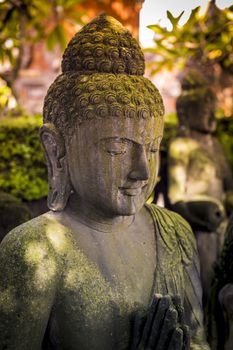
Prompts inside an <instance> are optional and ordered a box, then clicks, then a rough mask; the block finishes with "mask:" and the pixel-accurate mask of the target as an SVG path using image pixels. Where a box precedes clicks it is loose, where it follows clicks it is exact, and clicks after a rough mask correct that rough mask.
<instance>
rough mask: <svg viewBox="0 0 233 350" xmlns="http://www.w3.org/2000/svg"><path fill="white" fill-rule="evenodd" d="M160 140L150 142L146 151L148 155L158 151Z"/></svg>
mask: <svg viewBox="0 0 233 350" xmlns="http://www.w3.org/2000/svg"><path fill="white" fill-rule="evenodd" d="M160 142H161V138H160V137H158V138H156V139H155V140H154V141H153V142H151V143H150V144H149V145H148V151H149V153H152V154H155V153H157V152H158V151H159V146H160Z"/></svg>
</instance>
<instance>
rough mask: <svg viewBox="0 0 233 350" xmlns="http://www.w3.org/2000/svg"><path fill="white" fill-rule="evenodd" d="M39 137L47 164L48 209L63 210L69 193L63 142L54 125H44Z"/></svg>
mask: <svg viewBox="0 0 233 350" xmlns="http://www.w3.org/2000/svg"><path fill="white" fill-rule="evenodd" d="M40 137H41V141H42V144H43V146H44V149H45V154H46V158H47V162H48V181H49V194H48V207H49V209H51V210H53V211H61V210H63V209H64V208H65V206H66V203H67V200H68V198H69V196H70V192H71V184H70V179H69V171H68V164H67V159H66V149H65V140H64V138H63V136H62V135H61V133H60V132H59V130H58V129H57V128H56V127H55V126H54V124H51V123H48V124H44V125H43V126H42V127H41V129H40Z"/></svg>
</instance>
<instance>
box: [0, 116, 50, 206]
mask: <svg viewBox="0 0 233 350" xmlns="http://www.w3.org/2000/svg"><path fill="white" fill-rule="evenodd" d="M41 125H42V117H41V116H40V115H33V116H27V115H25V116H20V117H17V118H13V117H5V118H2V119H0V144H1V147H0V188H1V190H3V191H5V192H8V193H11V194H13V195H15V196H16V197H18V198H21V199H23V200H28V201H30V200H35V199H39V198H42V197H45V196H46V195H47V192H48V185H47V170H46V161H45V157H44V153H43V150H42V146H41V144H40V139H39V134H38V131H39V128H40V126H41Z"/></svg>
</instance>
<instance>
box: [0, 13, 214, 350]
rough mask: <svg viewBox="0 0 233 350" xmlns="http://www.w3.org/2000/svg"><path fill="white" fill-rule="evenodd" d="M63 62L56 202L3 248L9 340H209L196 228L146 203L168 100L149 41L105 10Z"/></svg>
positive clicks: (50, 344) (52, 138)
mask: <svg viewBox="0 0 233 350" xmlns="http://www.w3.org/2000/svg"><path fill="white" fill-rule="evenodd" d="M62 66H63V72H62V74H61V75H60V76H59V77H58V78H57V79H56V80H55V82H54V83H53V84H52V86H51V87H50V89H49V91H48V94H47V96H46V98H45V104H44V125H43V127H42V129H41V139H42V142H43V145H44V148H45V151H46V156H47V159H48V170H49V185H50V188H49V198H48V204H49V207H50V209H51V211H50V212H48V213H46V214H43V215H41V216H39V217H37V218H35V219H33V220H31V221H29V222H28V223H26V224H25V225H22V226H19V227H18V228H16V229H15V230H13V231H12V232H10V233H9V234H8V235H7V237H6V238H5V239H4V240H3V242H2V245H1V247H0V266H1V269H0V320H1V322H0V348H3V349H5V348H7V349H17V348H19V344H20V349H22V350H24V349H25V350H26V349H27V350H28V349H32V350H34V349H38V348H40V347H41V344H42V348H43V349H69V350H72V349H75V350H76V349H82V350H89V349H92V350H94V349H98V350H99V349H102V350H120V349H149V348H150V349H158V348H159V349H161V350H165V349H166V350H167V349H169V350H172V349H180V350H181V349H183V350H184V349H185V350H188V349H189V348H190V347H192V348H195V349H208V346H207V345H206V343H205V339H204V335H203V325H202V310H201V287H200V279H199V275H198V258H197V252H196V247H195V241H194V237H193V234H192V232H191V231H190V228H189V226H188V225H187V224H186V222H185V221H184V220H183V219H181V217H179V216H178V215H177V214H175V213H171V212H169V211H167V210H166V209H161V208H159V207H157V206H155V205H151V206H148V205H145V202H146V200H147V198H148V197H149V196H150V194H151V193H152V191H153V189H154V186H155V183H156V176H157V172H158V166H159V153H158V150H159V145H160V141H161V138H162V135H163V117H162V115H163V103H162V99H161V96H160V94H159V92H158V90H157V89H156V88H155V87H154V86H153V84H152V83H151V82H150V81H148V80H147V79H146V78H144V77H143V76H142V74H143V69H144V59H143V55H142V52H141V50H140V48H139V46H138V44H137V43H136V41H135V40H134V39H133V38H132V37H131V35H130V34H129V32H128V31H127V30H125V29H124V28H123V27H122V26H121V25H120V23H119V22H117V21H116V20H114V19H113V18H111V17H109V16H106V15H101V16H99V17H97V18H96V19H95V20H94V21H92V22H91V23H90V24H88V25H87V26H85V27H84V28H83V29H82V30H81V32H79V33H78V34H77V35H76V36H75V37H74V39H73V40H72V41H71V43H70V44H69V46H68V48H67V50H66V51H65V53H64V57H63V64H62ZM158 294H159V296H158ZM189 327H190V329H191V331H190V330H189ZM189 342H190V343H191V345H189Z"/></svg>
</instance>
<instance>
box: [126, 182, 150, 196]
mask: <svg viewBox="0 0 233 350" xmlns="http://www.w3.org/2000/svg"><path fill="white" fill-rule="evenodd" d="M145 187H146V185H144V186H140V187H120V191H121V192H122V193H123V194H125V195H127V196H131V197H133V196H137V195H139V194H141V192H142V190H143V189H144V188H145Z"/></svg>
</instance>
